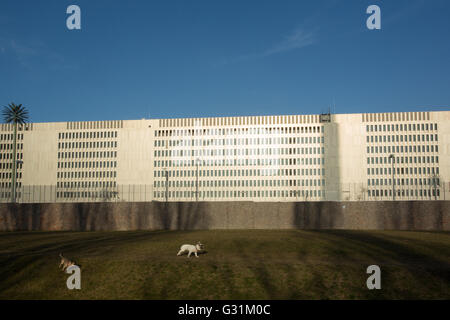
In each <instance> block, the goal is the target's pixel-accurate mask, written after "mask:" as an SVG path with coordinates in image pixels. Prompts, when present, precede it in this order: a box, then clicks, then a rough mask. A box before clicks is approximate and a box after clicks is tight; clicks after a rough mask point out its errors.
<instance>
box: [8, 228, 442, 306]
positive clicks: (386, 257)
mask: <svg viewBox="0 0 450 320" xmlns="http://www.w3.org/2000/svg"><path fill="white" fill-rule="evenodd" d="M198 240H200V241H202V242H203V243H204V244H205V246H206V247H205V250H206V253H204V254H201V255H199V258H198V259H197V258H195V257H191V258H189V259H188V258H187V256H186V255H184V256H180V257H178V256H176V254H177V252H178V250H179V247H180V245H181V244H184V243H195V242H197V241H198ZM60 252H62V253H63V254H65V255H66V256H68V257H69V258H73V259H75V260H76V261H77V262H78V263H79V264H80V265H81V267H82V273H81V290H68V289H67V288H66V279H67V278H68V277H69V275H68V274H65V273H63V272H62V271H59V269H58V264H59V257H58V254H59V253H60ZM372 264H376V265H379V266H380V267H381V283H382V289H381V290H368V289H367V287H366V280H367V277H368V276H369V275H368V274H366V268H367V267H368V266H369V265H372ZM0 299H450V233H448V232H406V231H336V230H334V231H331V230H329V231H304V230H220V231H219V230H216V231H134V232H6V233H0Z"/></svg>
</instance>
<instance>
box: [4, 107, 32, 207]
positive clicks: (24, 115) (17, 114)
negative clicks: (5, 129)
mask: <svg viewBox="0 0 450 320" xmlns="http://www.w3.org/2000/svg"><path fill="white" fill-rule="evenodd" d="M3 120H4V121H5V122H6V123H12V124H13V127H14V143H13V163H12V168H13V171H12V185H11V191H12V192H11V201H12V202H16V175H17V172H16V171H17V163H16V156H17V155H16V141H17V124H24V123H25V122H26V121H27V120H28V111H27V110H26V109H25V107H22V104H19V105H15V104H14V103H10V104H9V105H8V106H5V107H4V108H3Z"/></svg>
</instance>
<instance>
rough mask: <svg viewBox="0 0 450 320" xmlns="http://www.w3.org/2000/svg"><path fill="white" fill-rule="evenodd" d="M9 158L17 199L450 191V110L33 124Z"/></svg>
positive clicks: (0, 185)
mask: <svg viewBox="0 0 450 320" xmlns="http://www.w3.org/2000/svg"><path fill="white" fill-rule="evenodd" d="M12 133H13V131H12V125H10V124H1V125H0V191H1V192H0V201H2V202H5V201H11V176H12V143H13V142H12V141H13V140H12V139H13V136H12ZM17 160H18V165H17V199H16V201H18V202H88V201H339V200H350V201H352V200H355V201H358V200H424V199H430V200H438V199H448V198H449V196H450V190H449V189H450V188H449V187H450V186H449V181H450V111H441V112H401V113H368V114H331V115H330V114H323V115H282V116H254V117H253V116H248V117H216V118H183V119H181V118H180V119H142V120H118V121H89V122H58V123H30V124H26V125H23V126H20V127H19V130H18V136H17Z"/></svg>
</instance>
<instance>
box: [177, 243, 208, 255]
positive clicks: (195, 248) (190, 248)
mask: <svg viewBox="0 0 450 320" xmlns="http://www.w3.org/2000/svg"><path fill="white" fill-rule="evenodd" d="M201 250H203V245H202V244H201V243H200V241H199V242H197V244H196V245H195V246H194V245H193V244H183V245H182V246H181V248H180V251H178V254H177V256H179V255H181V254H182V253H183V252H186V251H189V253H188V258H189V257H190V256H191V253H194V254H195V257H196V258H198V256H197V252H199V251H201Z"/></svg>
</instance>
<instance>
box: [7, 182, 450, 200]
mask: <svg viewBox="0 0 450 320" xmlns="http://www.w3.org/2000/svg"><path fill="white" fill-rule="evenodd" d="M166 191H168V192H167V193H166ZM197 193H198V196H197ZM197 200H198V201H306V202H307V201H392V200H396V201H400V200H401V201H405V200H450V182H443V181H439V184H430V183H429V184H424V185H406V184H403V185H398V186H394V188H393V187H392V186H389V185H385V186H383V185H375V186H370V185H367V184H364V183H346V184H339V185H333V186H314V185H313V186H296V187H292V186H280V187H278V186H270V185H269V186H261V187H255V188H236V187H235V188H233V187H229V188H215V187H212V188H209V187H205V186H203V185H202V186H200V187H199V188H198V191H197V188H196V187H191V188H175V187H169V188H167V189H166V188H165V186H162V187H154V186H153V185H118V186H116V187H103V188H61V187H56V186H54V185H34V186H27V185H25V186H20V187H18V188H17V189H16V201H15V202H18V203H53V202H146V201H197ZM0 202H3V203H7V202H13V199H12V198H11V188H9V187H0Z"/></svg>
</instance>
